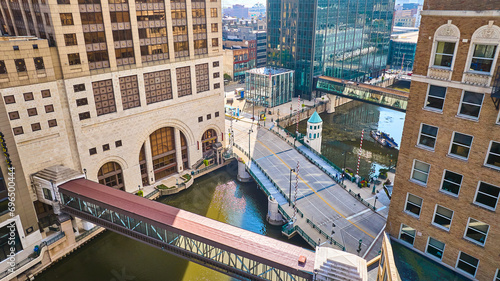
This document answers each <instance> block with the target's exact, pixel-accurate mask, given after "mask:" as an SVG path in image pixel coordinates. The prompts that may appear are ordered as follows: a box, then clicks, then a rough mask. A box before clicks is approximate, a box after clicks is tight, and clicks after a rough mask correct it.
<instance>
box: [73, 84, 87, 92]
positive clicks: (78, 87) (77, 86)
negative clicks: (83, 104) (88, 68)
mask: <svg viewBox="0 0 500 281" xmlns="http://www.w3.org/2000/svg"><path fill="white" fill-rule="evenodd" d="M73 90H74V91H75V93H77V92H82V91H85V84H75V85H73Z"/></svg>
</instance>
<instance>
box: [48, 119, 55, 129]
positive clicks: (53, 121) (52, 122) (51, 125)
mask: <svg viewBox="0 0 500 281" xmlns="http://www.w3.org/2000/svg"><path fill="white" fill-rule="evenodd" d="M48 123H49V128H52V127H56V126H57V120H56V119H51V120H49V121H48Z"/></svg>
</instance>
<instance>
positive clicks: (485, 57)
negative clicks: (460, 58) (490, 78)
mask: <svg viewBox="0 0 500 281" xmlns="http://www.w3.org/2000/svg"><path fill="white" fill-rule="evenodd" d="M496 50H497V46H496V45H479V44H476V45H474V53H473V54H472V60H471V62H470V68H469V70H472V71H479V72H487V73H490V71H491V66H492V65H493V59H494V58H495V53H496Z"/></svg>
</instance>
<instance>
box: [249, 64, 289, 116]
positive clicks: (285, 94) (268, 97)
mask: <svg viewBox="0 0 500 281" xmlns="http://www.w3.org/2000/svg"><path fill="white" fill-rule="evenodd" d="M293 81H294V80H293V70H289V69H283V68H275V67H261V68H254V69H252V70H249V71H247V72H246V78H245V84H246V87H245V88H246V93H245V96H246V97H247V99H248V100H250V101H252V102H255V103H256V104H258V105H262V106H265V107H275V106H277V105H280V104H284V103H287V102H290V101H292V95H293V89H294V87H293Z"/></svg>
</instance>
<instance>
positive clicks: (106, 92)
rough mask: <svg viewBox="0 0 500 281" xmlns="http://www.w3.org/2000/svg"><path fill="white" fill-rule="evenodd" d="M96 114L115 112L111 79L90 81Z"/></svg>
mask: <svg viewBox="0 0 500 281" xmlns="http://www.w3.org/2000/svg"><path fill="white" fill-rule="evenodd" d="M92 89H93V90H94V101H95V107H96V112H97V116H101V115H104V114H109V113H113V112H116V104H115V94H114V90H113V81H112V79H108V80H102V81H96V82H92Z"/></svg>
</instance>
